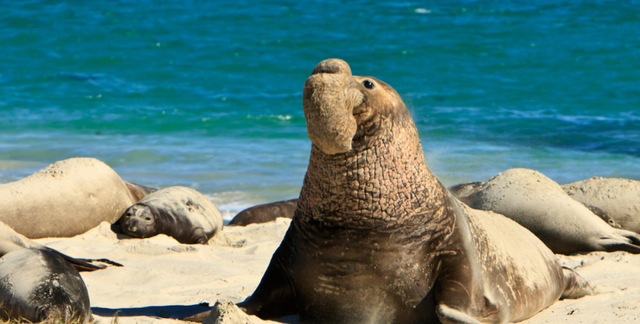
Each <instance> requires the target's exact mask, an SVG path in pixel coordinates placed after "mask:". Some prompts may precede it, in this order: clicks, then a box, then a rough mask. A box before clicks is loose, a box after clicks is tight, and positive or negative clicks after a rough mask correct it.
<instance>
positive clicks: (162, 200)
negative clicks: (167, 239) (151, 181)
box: [120, 186, 222, 244]
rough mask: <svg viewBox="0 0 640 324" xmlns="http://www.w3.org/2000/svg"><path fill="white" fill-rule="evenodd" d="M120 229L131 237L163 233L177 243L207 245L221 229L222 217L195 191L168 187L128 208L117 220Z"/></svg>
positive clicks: (210, 203) (206, 199)
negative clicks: (118, 220)
mask: <svg viewBox="0 0 640 324" xmlns="http://www.w3.org/2000/svg"><path fill="white" fill-rule="evenodd" d="M120 229H122V231H123V232H124V233H125V234H127V235H130V236H133V237H140V238H146V237H151V236H155V235H158V234H166V235H169V236H172V237H174V238H175V239H176V240H178V242H180V243H186V244H195V243H200V244H207V242H208V241H209V239H210V238H212V237H213V236H214V235H215V234H216V233H217V232H218V231H220V230H222V214H220V211H218V208H216V206H215V205H214V204H213V203H212V202H211V201H210V200H209V198H207V197H205V196H204V195H203V194H201V193H199V192H198V191H196V190H194V189H191V188H187V187H181V186H174V187H167V188H163V189H160V190H158V191H155V192H153V193H151V194H149V195H147V196H146V197H144V198H143V199H142V200H140V201H139V202H137V203H135V204H134V205H132V206H130V207H129V208H128V209H127V210H126V211H125V212H124V214H123V215H122V218H120Z"/></svg>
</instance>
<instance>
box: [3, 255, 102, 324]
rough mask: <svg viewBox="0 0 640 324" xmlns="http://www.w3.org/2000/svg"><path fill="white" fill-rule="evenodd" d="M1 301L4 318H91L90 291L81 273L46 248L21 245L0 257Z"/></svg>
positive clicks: (65, 321) (82, 321)
mask: <svg viewBox="0 0 640 324" xmlns="http://www.w3.org/2000/svg"><path fill="white" fill-rule="evenodd" d="M0 304H1V305H2V310H1V311H0V318H3V319H4V320H10V319H26V320H28V321H31V322H41V321H44V320H50V321H52V322H62V323H68V322H81V323H87V322H90V321H91V320H92V316H91V306H90V305H91V303H90V301H89V292H88V291H87V287H86V286H85V284H84V281H83V280H82V278H81V277H80V274H79V273H78V271H77V270H76V269H75V268H74V267H72V266H71V265H70V264H69V263H67V262H66V261H65V260H64V259H62V258H61V257H60V256H58V255H56V254H54V253H52V252H49V251H47V250H41V249H30V248H23V249H18V250H15V251H11V252H9V253H7V254H5V255H3V256H2V257H1V258H0Z"/></svg>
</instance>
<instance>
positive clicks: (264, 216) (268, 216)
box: [228, 199, 298, 226]
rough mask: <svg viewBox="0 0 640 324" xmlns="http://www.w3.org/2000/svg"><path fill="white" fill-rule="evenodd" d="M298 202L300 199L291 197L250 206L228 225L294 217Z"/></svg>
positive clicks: (242, 224) (245, 224) (244, 224)
mask: <svg viewBox="0 0 640 324" xmlns="http://www.w3.org/2000/svg"><path fill="white" fill-rule="evenodd" d="M297 204H298V199H291V200H284V201H276V202H272V203H268V204H262V205H257V206H253V207H249V208H247V209H245V210H243V211H241V212H239V213H238V214H237V215H236V216H234V217H233V219H232V220H231V221H230V222H229V224H228V225H230V226H247V225H249V224H259V223H266V222H271V221H274V220H275V219H276V218H278V217H284V218H292V217H293V213H294V212H295V210H296V205H297Z"/></svg>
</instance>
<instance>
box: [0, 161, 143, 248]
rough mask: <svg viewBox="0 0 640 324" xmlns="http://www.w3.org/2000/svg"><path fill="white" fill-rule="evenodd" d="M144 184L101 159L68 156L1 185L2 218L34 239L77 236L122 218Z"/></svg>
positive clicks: (2, 220)
mask: <svg viewBox="0 0 640 324" xmlns="http://www.w3.org/2000/svg"><path fill="white" fill-rule="evenodd" d="M144 188H146V187H142V186H138V185H135V184H131V183H127V182H125V181H123V180H122V179H120V176H118V174H117V173H116V172H115V171H114V170H113V169H111V168H110V167H109V166H108V165H106V164H104V163H103V162H101V161H99V160H96V159H93V158H72V159H67V160H62V161H58V162H56V163H54V164H51V165H49V166H48V167H46V168H45V169H43V170H40V171H38V172H36V173H34V174H32V175H30V176H28V177H26V178H24V179H21V180H18V181H14V182H10V183H4V184H0V221H1V222H4V223H5V224H7V225H9V226H10V227H11V228H13V229H14V230H16V231H17V232H18V233H21V234H23V235H25V236H27V237H28V238H43V237H71V236H75V235H78V234H82V233H84V232H86V231H88V230H90V229H92V228H94V227H96V226H98V225H100V223H101V222H103V221H107V222H109V223H114V222H115V221H117V220H118V218H119V217H120V215H122V213H123V212H124V211H125V210H126V209H127V207H129V206H131V204H133V203H135V202H136V201H137V198H138V196H140V195H144V190H145V189H144ZM147 189H148V188H147ZM134 191H135V192H134Z"/></svg>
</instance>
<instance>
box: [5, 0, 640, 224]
mask: <svg viewBox="0 0 640 324" xmlns="http://www.w3.org/2000/svg"><path fill="white" fill-rule="evenodd" d="M2 7H3V8H2V10H0V55H1V56H0V57H1V59H0V182H9V181H15V180H18V179H20V178H22V177H24V176H27V175H29V174H31V173H33V172H35V171H37V170H39V169H41V168H43V167H45V166H47V165H48V164H50V163H53V162H55V161H57V160H61V159H65V158H69V157H76V156H89V157H95V158H98V159H100V160H103V161H105V162H106V163H107V164H109V165H110V166H111V167H113V168H114V169H115V170H116V171H117V172H118V173H119V174H120V175H121V177H122V178H124V179H126V180H130V181H133V182H137V183H141V184H145V185H149V186H155V187H164V186H169V185H186V186H190V187H193V188H196V189H198V190H200V191H201V192H203V193H205V194H207V195H208V196H209V197H210V198H211V199H212V200H213V201H214V202H215V203H216V204H217V205H218V207H219V208H220V209H221V210H222V211H223V212H224V213H225V214H226V217H227V218H228V217H231V216H232V215H233V214H235V213H236V212H237V211H239V210H240V209H242V208H244V207H247V206H250V205H253V204H258V203H263V202H268V201H275V200H280V199H287V198H293V197H296V196H297V194H298V192H299V190H300V186H301V184H302V179H303V176H304V173H305V171H306V166H307V162H308V154H309V150H310V145H311V144H310V142H309V140H308V139H307V136H306V129H305V121H304V115H303V113H302V99H301V98H302V86H303V83H304V81H305V79H306V78H307V77H308V76H309V74H310V73H311V70H312V69H313V67H314V66H315V65H316V64H317V63H318V62H319V61H321V60H323V59H325V58H330V57H338V58H342V59H345V60H347V61H348V62H349V63H350V64H351V67H352V70H353V72H354V74H358V75H372V76H376V77H378V78H380V79H382V80H384V81H386V82H387V83H389V84H391V85H392V86H393V87H394V88H395V89H396V90H397V91H398V92H399V93H400V95H401V96H402V97H403V98H404V100H405V102H406V104H407V106H408V108H409V110H410V111H411V113H412V115H413V117H414V119H415V122H416V125H417V126H418V129H419V131H420V134H421V138H422V144H423V147H424V149H425V155H426V157H427V162H428V164H429V167H430V168H431V169H432V171H434V173H436V175H437V176H438V177H439V178H440V179H441V180H442V181H443V182H444V183H445V184H446V185H452V184H456V183H460V182H466V181H481V180H486V179H487V178H489V177H490V176H492V175H495V174H496V173H498V172H500V171H503V170H505V169H508V168H512V167H526V168H533V169H537V170H540V171H541V172H543V173H545V174H546V175H548V176H550V177H551V178H553V179H554V180H556V181H558V182H569V181H574V180H581V179H585V178H588V177H591V176H596V175H598V176H608V177H626V178H632V179H640V32H639V31H640V2H638V1H617V2H616V1H546V0H542V1H535V2H533V1H511V2H497V1H470V0H467V1H349V2H343V1H242V0H240V1H238V0H234V1H210V2H202V1H162V2H152V1H69V2H64V1H11V2H3V5H2Z"/></svg>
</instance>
